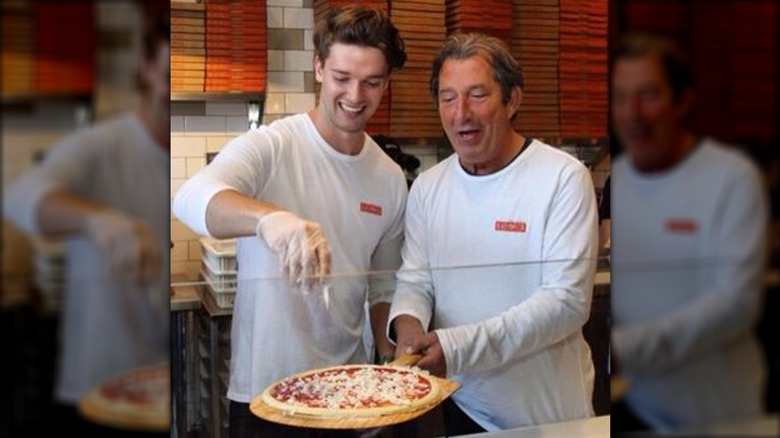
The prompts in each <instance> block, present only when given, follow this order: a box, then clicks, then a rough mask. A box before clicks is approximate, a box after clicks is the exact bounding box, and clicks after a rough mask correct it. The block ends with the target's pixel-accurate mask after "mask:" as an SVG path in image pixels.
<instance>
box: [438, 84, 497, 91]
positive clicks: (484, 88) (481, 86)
mask: <svg viewBox="0 0 780 438" xmlns="http://www.w3.org/2000/svg"><path fill="white" fill-rule="evenodd" d="M474 90H478V91H488V87H487V85H485V84H477V85H471V86H469V87H468V88H467V89H466V92H468V93H470V92H472V91H474ZM446 92H451V93H454V92H455V89H454V88H453V87H443V88H439V93H446Z"/></svg>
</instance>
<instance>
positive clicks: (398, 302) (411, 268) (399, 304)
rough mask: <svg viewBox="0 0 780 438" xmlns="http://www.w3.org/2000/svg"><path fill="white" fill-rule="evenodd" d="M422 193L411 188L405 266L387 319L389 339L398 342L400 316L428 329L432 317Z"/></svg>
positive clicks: (406, 219)
mask: <svg viewBox="0 0 780 438" xmlns="http://www.w3.org/2000/svg"><path fill="white" fill-rule="evenodd" d="M421 198H422V193H421V190H420V186H419V185H414V184H413V185H412V189H411V191H410V193H409V200H408V201H407V203H406V214H405V224H406V226H405V233H404V236H405V237H404V244H403V249H402V250H401V258H402V260H403V264H402V265H401V269H400V270H399V271H398V274H397V275H396V289H395V295H394V296H393V304H392V305H391V307H390V314H389V316H388V319H387V320H388V325H387V338H388V339H390V341H392V342H395V332H394V330H393V319H395V318H396V317H398V316H400V315H410V316H413V317H415V318H417V319H418V320H419V321H420V323H421V324H422V326H423V328H424V329H425V328H427V327H428V325H429V324H430V322H431V317H432V315H433V302H434V300H433V280H432V278H431V272H430V269H429V267H430V264H429V255H428V243H427V239H426V233H427V232H426V227H425V220H424V216H423V213H424V211H423V202H422V199H421Z"/></svg>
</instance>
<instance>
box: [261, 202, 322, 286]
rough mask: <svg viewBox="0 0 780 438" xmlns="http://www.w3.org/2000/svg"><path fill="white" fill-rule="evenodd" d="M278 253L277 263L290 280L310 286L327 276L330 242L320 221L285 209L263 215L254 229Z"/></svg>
mask: <svg viewBox="0 0 780 438" xmlns="http://www.w3.org/2000/svg"><path fill="white" fill-rule="evenodd" d="M255 232H256V234H257V236H258V237H260V238H262V239H265V242H266V243H267V244H268V247H269V248H271V250H272V251H274V252H275V253H276V254H277V255H278V256H279V265H280V266H281V267H282V271H283V272H284V273H285V274H286V275H287V276H288V277H289V279H290V282H291V283H295V284H298V285H303V286H304V287H306V288H310V287H312V286H313V285H314V283H315V282H317V281H319V282H320V283H326V282H327V281H328V277H329V276H330V246H329V245H328V241H327V240H326V239H325V232H324V231H323V230H322V227H321V226H320V224H318V223H316V222H310V221H307V220H303V219H301V218H299V217H298V216H296V215H294V214H292V213H290V212H289V211H275V212H273V213H270V214H267V215H265V216H263V218H262V219H260V221H259V222H258V223H257V229H256V230H255Z"/></svg>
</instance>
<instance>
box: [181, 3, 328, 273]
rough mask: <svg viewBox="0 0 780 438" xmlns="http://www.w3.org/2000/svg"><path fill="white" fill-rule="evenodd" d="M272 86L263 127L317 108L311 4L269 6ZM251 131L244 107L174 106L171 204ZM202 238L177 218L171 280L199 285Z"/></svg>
mask: <svg viewBox="0 0 780 438" xmlns="http://www.w3.org/2000/svg"><path fill="white" fill-rule="evenodd" d="M267 14H268V47H269V51H268V82H267V90H266V95H265V106H264V112H263V123H270V122H272V121H273V120H276V119H278V118H280V117H283V116H285V115H289V114H296V113H300V112H305V111H307V110H308V109H309V108H311V107H313V106H314V103H315V96H314V71H313V70H314V69H313V64H312V59H313V55H314V52H313V46H312V33H313V29H314V10H313V8H312V2H311V0H268V2H267ZM248 127H249V123H248V119H247V108H246V104H245V103H243V102H213V101H209V102H174V103H173V104H172V107H171V199H172V198H173V196H174V195H175V194H176V192H177V191H178V189H179V187H181V185H182V184H183V183H184V182H185V181H186V180H187V179H188V178H189V177H190V176H192V175H193V174H194V173H195V172H197V171H198V170H199V169H200V168H202V167H203V166H204V165H205V164H206V154H207V153H210V152H218V151H219V150H220V148H222V146H223V145H224V144H225V143H226V142H228V141H229V140H230V139H231V138H233V137H236V136H238V135H239V134H241V133H243V132H245V131H246V130H247V129H248ZM199 237H200V236H198V235H197V234H195V233H194V232H193V231H192V230H190V229H189V228H188V227H187V226H185V225H184V224H182V223H181V222H179V221H178V220H177V219H176V218H175V217H174V216H173V215H171V240H172V241H173V243H174V247H173V249H172V250H171V275H178V276H180V277H183V278H186V279H196V278H197V276H198V271H199V270H200V244H199V240H198V239H199Z"/></svg>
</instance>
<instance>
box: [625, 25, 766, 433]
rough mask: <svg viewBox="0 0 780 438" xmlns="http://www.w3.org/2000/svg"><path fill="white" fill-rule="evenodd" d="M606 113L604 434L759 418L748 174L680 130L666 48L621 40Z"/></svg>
mask: <svg viewBox="0 0 780 438" xmlns="http://www.w3.org/2000/svg"><path fill="white" fill-rule="evenodd" d="M611 71H612V117H613V125H614V128H615V133H616V135H617V137H618V138H619V140H620V142H621V144H622V145H623V146H624V153H623V154H622V156H621V157H619V158H618V159H617V160H615V162H614V165H613V168H612V170H613V171H612V176H613V178H612V180H613V182H614V183H613V184H612V185H614V188H613V190H612V191H613V195H614V199H615V202H614V204H613V205H614V206H615V208H614V209H613V214H612V236H613V239H612V315H613V328H612V354H613V360H612V366H613V368H617V369H618V370H619V372H620V373H621V374H623V375H624V376H625V377H626V379H627V380H628V382H629V389H628V393H627V395H626V397H625V402H626V405H627V406H628V407H629V408H630V409H629V411H620V412H631V411H633V415H636V416H637V417H638V419H639V420H640V421H632V422H629V421H627V420H628V419H629V418H632V417H631V416H630V415H613V417H612V421H613V423H612V424H613V426H614V427H617V428H618V430H626V429H628V430H631V429H637V428H641V427H642V424H641V422H644V423H645V426H649V427H652V428H654V429H658V430H668V429H674V428H680V427H685V426H691V425H693V424H697V423H699V424H701V423H708V422H712V421H716V420H725V419H730V418H736V417H745V416H748V417H749V416H757V415H759V414H760V413H761V412H762V394H763V388H764V382H765V380H764V379H765V366H764V364H763V360H762V357H761V351H760V349H759V346H758V344H757V341H756V339H755V336H754V334H753V328H754V326H755V324H756V321H757V318H758V316H759V310H760V302H761V291H762V287H763V283H762V280H763V277H762V275H763V272H764V271H763V268H764V266H765V260H764V254H765V250H766V248H765V244H766V230H767V224H768V209H767V201H766V194H765V193H764V189H763V187H762V183H761V178H760V175H759V172H758V171H757V169H756V167H755V166H754V165H753V164H752V163H751V162H750V161H748V159H746V158H745V157H744V156H742V155H741V154H740V153H738V152H736V151H734V150H730V149H728V148H726V147H725V146H723V145H722V144H720V143H718V142H716V141H714V140H712V139H709V138H703V137H698V136H696V135H695V134H694V133H693V132H691V131H690V130H689V129H687V128H686V127H685V123H684V121H685V118H686V116H687V115H688V113H689V110H690V106H691V101H692V90H693V77H692V73H691V71H690V69H689V67H688V66H687V63H686V62H685V60H684V58H683V57H682V55H681V54H680V52H679V50H678V49H677V48H676V47H675V46H674V45H673V43H672V42H671V41H669V40H667V39H663V38H660V37H656V36H651V35H634V36H630V37H626V38H625V39H623V40H621V41H620V42H619V43H618V44H617V45H616V47H615V48H614V51H613V58H612V69H611Z"/></svg>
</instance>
